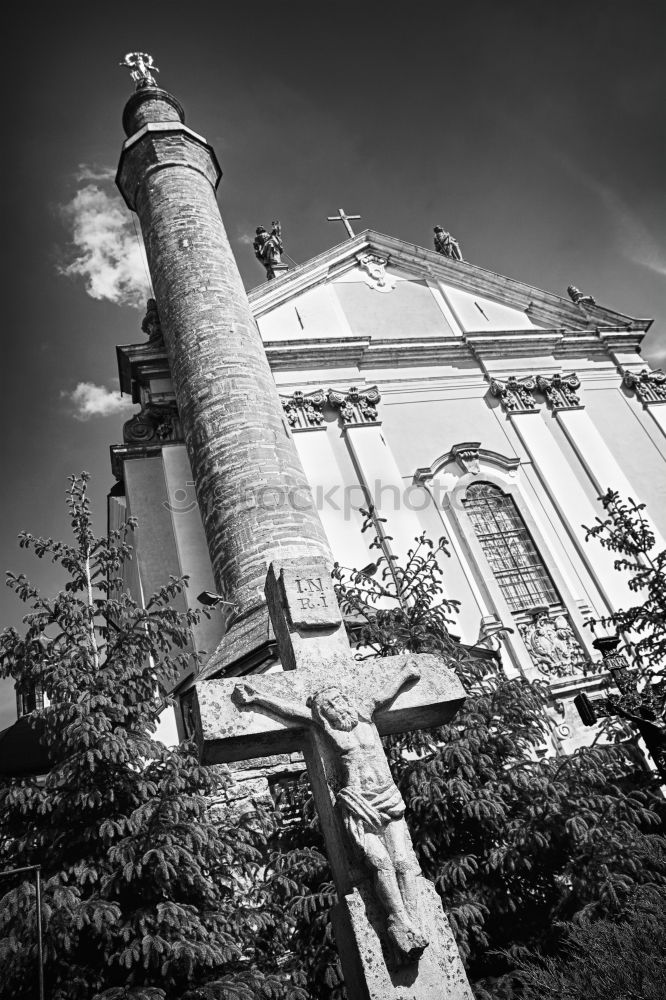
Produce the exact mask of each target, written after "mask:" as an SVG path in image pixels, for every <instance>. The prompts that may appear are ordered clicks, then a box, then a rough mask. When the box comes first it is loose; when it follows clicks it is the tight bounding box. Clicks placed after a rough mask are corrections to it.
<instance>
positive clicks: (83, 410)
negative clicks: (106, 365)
mask: <svg viewBox="0 0 666 1000" xmlns="http://www.w3.org/2000/svg"><path fill="white" fill-rule="evenodd" d="M60 395H61V396H63V397H64V398H66V399H68V400H69V401H70V403H72V404H73V405H74V414H73V415H74V417H75V418H76V419H77V420H89V419H90V417H109V416H111V415H112V414H114V413H122V412H123V411H129V409H130V408H131V407H132V405H133V404H132V400H131V399H130V397H129V396H121V395H120V393H119V392H112V391H111V390H110V389H107V388H105V386H103V385H95V383H94V382H79V384H78V385H77V386H76V388H75V389H73V390H72V391H71V392H61V393H60Z"/></svg>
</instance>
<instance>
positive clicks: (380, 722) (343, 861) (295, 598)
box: [194, 559, 471, 1000]
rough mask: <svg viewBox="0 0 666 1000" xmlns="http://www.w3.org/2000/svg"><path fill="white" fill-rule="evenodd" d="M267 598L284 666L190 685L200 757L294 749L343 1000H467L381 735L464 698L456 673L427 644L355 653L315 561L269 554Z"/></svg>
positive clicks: (433, 720)
mask: <svg viewBox="0 0 666 1000" xmlns="http://www.w3.org/2000/svg"><path fill="white" fill-rule="evenodd" d="M266 597H267V600H268V605H269V611H270V615H271V620H272V623H273V628H274V630H275V635H276V638H277V643H278V649H279V651H280V658H281V661H282V665H283V667H284V670H283V671H279V672H275V673H269V674H264V675H261V676H257V675H250V676H247V677H245V678H228V679H224V680H211V681H203V682H201V683H199V684H197V686H196V691H195V702H194V716H195V719H196V729H197V740H198V742H199V746H200V753H201V758H202V762H203V763H209V764H214V763H223V762H230V761H235V760H244V759H247V758H251V757H263V756H269V755H272V754H279V753H288V752H291V751H293V750H296V749H302V750H303V753H304V755H305V758H306V763H307V766H308V773H309V777H310V782H311V785H312V791H313V796H314V799H315V804H316V807H317V812H318V814H319V818H320V821H321V825H322V830H323V833H324V837H325V841H326V850H327V854H328V858H329V862H330V864H331V869H332V871H333V876H334V879H335V883H336V888H337V890H338V897H339V899H340V904H339V906H338V913H337V917H336V921H335V923H336V925H337V926H336V936H338V937H339V944H340V955H341V959H342V961H343V966H344V968H345V982H346V985H347V991H348V995H349V996H350V1000H369V998H370V1000H389V998H394V997H395V998H396V1000H398V998H402V997H405V996H407V995H409V996H410V997H414V998H416V1000H421V998H423V1000H429V998H430V997H432V996H435V995H441V996H447V997H450V998H451V1000H454V998H455V1000H471V993H470V992H469V988H468V985H467V982H466V980H465V978H464V973H463V972H462V966H461V965H460V963H459V956H458V955H457V951H456V948H455V943H454V941H453V938H452V937H451V933H450V930H449V928H448V925H447V923H446V918H445V916H444V913H443V911H442V909H441V904H440V902H439V900H438V898H437V896H436V893H435V891H434V889H433V887H432V886H430V885H429V883H427V882H426V880H425V879H424V878H423V877H422V875H421V873H420V869H419V865H418V861H417V859H416V856H415V854H414V850H413V847H412V844H411V838H410V836H409V831H408V829H407V825H406V823H405V820H404V810H405V805H404V802H403V800H402V797H401V795H400V792H399V790H398V788H397V787H396V785H395V783H394V782H393V779H392V776H391V773H390V770H389V767H388V761H387V760H386V756H385V754H384V750H383V747H382V744H381V740H380V736H381V735H384V734H388V733H398V732H405V731H409V730H413V729H422V728H429V727H433V726H438V725H442V724H443V723H445V722H446V721H448V720H449V719H450V718H451V717H452V715H453V714H454V713H455V712H456V710H457V709H458V708H459V707H460V705H461V704H462V703H463V701H464V690H463V688H462V686H461V685H460V682H459V681H458V679H457V677H456V676H455V674H454V673H453V671H451V670H449V669H447V667H446V666H445V664H444V662H443V661H442V659H441V658H440V657H438V656H434V655H430V654H420V655H415V654H402V655H399V656H390V657H384V658H383V659H377V660H368V661H358V660H355V659H354V657H353V653H352V651H351V649H350V647H349V643H348V640H347V636H346V632H345V629H344V624H343V622H342V617H341V615H340V610H339V607H338V604H337V600H336V597H335V592H334V590H333V585H332V581H331V578H330V567H327V565H326V564H325V562H324V561H323V560H305V559H301V560H285V562H284V563H283V564H282V565H281V566H276V565H275V564H273V565H271V567H270V570H269V574H268V579H267V584H266ZM304 598H305V601H304ZM338 929H339V930H338ZM343 942H346V944H344V945H343ZM378 969H382V970H383V971H382V973H381V976H379V977H378V975H377V970H378ZM452 970H454V971H455V976H454V975H453V972H452ZM415 976H416V979H415V978H414V977H415ZM443 977H445V978H447V981H450V984H451V985H450V989H449V991H448V992H446V991H445V992H444V993H442V992H441V986H442V980H443ZM417 982H418V984H419V987H418V990H417V989H416V988H413V987H415V986H416V983H417ZM408 984H409V987H410V989H411V990H412V991H411V992H409V994H406V993H404V990H403V988H404V987H405V986H407V985H408Z"/></svg>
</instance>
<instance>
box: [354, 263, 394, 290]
mask: <svg viewBox="0 0 666 1000" xmlns="http://www.w3.org/2000/svg"><path fill="white" fill-rule="evenodd" d="M356 260H357V261H358V264H359V267H360V268H361V269H362V270H363V271H364V275H363V277H364V279H365V282H366V284H368V285H369V286H370V288H374V289H375V291H377V292H392V291H393V289H394V288H395V278H392V277H391V276H390V275H389V274H387V273H386V265H387V264H388V260H387V259H386V258H385V257H380V256H378V254H376V253H364V254H357V256H356Z"/></svg>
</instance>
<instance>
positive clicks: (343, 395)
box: [328, 385, 382, 427]
mask: <svg viewBox="0 0 666 1000" xmlns="http://www.w3.org/2000/svg"><path fill="white" fill-rule="evenodd" d="M381 398H382V397H381V395H380V393H379V390H378V388H377V386H376V385H373V386H370V387H369V388H368V389H363V390H361V389H358V388H357V387H356V386H355V385H352V386H350V387H349V391H348V392H338V391H337V390H336V389H329V390H328V402H329V403H330V405H331V406H332V407H333V409H335V410H339V411H340V416H341V417H342V423H343V424H344V426H345V427H348V426H350V425H351V424H373V423H376V422H377V404H378V403H379V402H380V401H381Z"/></svg>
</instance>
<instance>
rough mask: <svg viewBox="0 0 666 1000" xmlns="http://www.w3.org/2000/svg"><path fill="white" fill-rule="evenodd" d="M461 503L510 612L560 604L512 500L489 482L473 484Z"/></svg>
mask: <svg viewBox="0 0 666 1000" xmlns="http://www.w3.org/2000/svg"><path fill="white" fill-rule="evenodd" d="M463 504H464V507H465V510H466V511H467V513H468V514H469V517H470V520H471V522H472V525H473V526H474V531H475V533H476V537H477V538H478V540H479V542H480V544H481V548H482V549H483V554H484V555H485V557H486V559H487V560H488V563H489V564H490V568H491V569H492V571H493V573H494V575H495V579H496V580H497V582H498V584H499V587H500V590H501V591H502V594H503V595H504V598H505V600H506V602H507V604H508V605H509V608H510V609H511V611H527V610H529V609H530V608H535V607H540V606H542V605H552V604H560V603H561V598H560V595H559V594H558V592H557V590H556V589H555V584H554V583H553V580H552V577H551V575H550V573H549V572H548V570H547V568H546V565H545V563H544V561H543V559H542V558H541V556H540V555H539V553H538V551H537V548H536V546H535V544H534V542H533V541H532V536H531V535H530V533H529V531H528V530H527V526H526V524H525V522H524V521H523V518H522V516H521V513H520V511H519V510H518V507H517V506H516V504H515V501H514V499H513V497H511V496H509V495H508V494H507V493H503V492H502V490H501V489H500V488H499V487H498V486H494V485H493V484H492V483H473V484H472V485H471V486H469V487H468V489H467V496H466V497H465V499H464V500H463Z"/></svg>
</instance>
